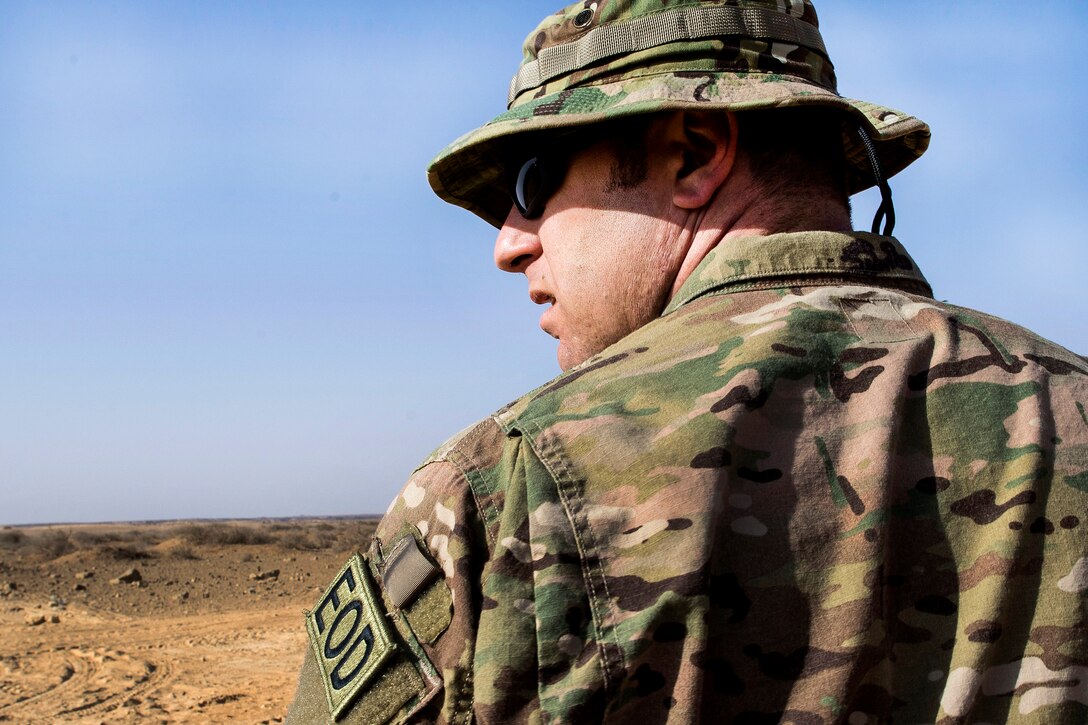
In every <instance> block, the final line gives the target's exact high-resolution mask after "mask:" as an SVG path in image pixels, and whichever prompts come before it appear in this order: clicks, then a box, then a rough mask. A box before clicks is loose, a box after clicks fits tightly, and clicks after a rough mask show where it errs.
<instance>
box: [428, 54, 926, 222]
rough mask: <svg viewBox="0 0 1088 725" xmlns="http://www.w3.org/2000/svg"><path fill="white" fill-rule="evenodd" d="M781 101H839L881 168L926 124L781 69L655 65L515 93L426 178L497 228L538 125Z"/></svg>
mask: <svg viewBox="0 0 1088 725" xmlns="http://www.w3.org/2000/svg"><path fill="white" fill-rule="evenodd" d="M791 106H793V107H797V106H823V107H830V108H837V109H840V110H842V111H843V112H844V113H845V117H846V118H847V119H851V118H852V119H853V120H854V121H856V122H857V124H858V125H859V126H861V127H862V128H864V129H865V131H866V132H867V133H868V134H869V137H870V138H871V139H872V140H873V142H874V146H875V147H876V151H877V156H878V158H879V159H880V163H881V167H882V170H883V172H884V176H885V177H891V176H894V175H895V174H897V173H898V172H900V171H902V170H903V169H904V168H906V167H907V166H908V165H909V164H910V163H911V162H913V161H914V160H915V159H917V158H918V157H919V156H921V155H922V154H923V153H924V152H925V150H926V148H927V147H928V146H929V136H930V132H929V127H928V126H927V125H926V124H925V123H924V122H923V121H921V120H920V119H917V118H915V117H913V116H910V115H907V114H905V113H902V112H901V111H897V110H895V109H892V108H887V107H885V106H880V105H877V104H874V103H869V102H866V101H857V100H853V99H850V98H844V97H842V96H839V95H837V94H836V93H834V92H832V91H829V90H827V89H825V88H823V87H821V86H818V85H815V84H813V83H807V82H805V81H802V80H797V79H795V78H791V77H789V76H782V75H777V74H772V73H758V72H749V73H736V72H721V71H717V72H716V71H706V72H698V73H676V72H672V73H656V74H653V75H647V76H639V77H634V78H631V77H628V78H624V79H623V80H619V81H615V82H611V83H599V84H594V85H583V86H577V87H574V88H568V89H566V90H563V91H561V92H558V93H552V94H549V95H546V96H542V97H540V98H533V99H531V100H528V101H525V102H521V103H518V104H517V105H515V106H514V107H513V108H511V109H510V110H509V111H507V112H506V113H503V114H501V115H499V116H497V117H496V118H495V119H493V120H492V121H490V122H489V123H487V124H485V125H484V126H481V127H480V128H478V129H476V130H474V131H471V132H469V133H467V134H465V135H464V136H462V137H460V138H459V139H457V140H456V141H454V142H453V143H451V144H450V145H449V146H447V147H446V148H445V149H443V150H442V151H441V152H440V153H439V154H438V155H437V156H436V157H435V158H434V160H433V161H432V162H431V164H430V166H429V167H428V169H427V179H428V181H429V183H430V185H431V188H432V189H434V192H435V193H436V194H438V196H439V197H441V198H442V199H444V200H445V201H448V202H450V203H451V204H456V205H457V206H460V207H463V208H465V209H468V210H469V211H471V212H472V213H473V214H475V215H476V216H478V217H480V218H481V219H483V220H484V221H486V222H487V223H488V224H490V225H492V226H494V227H496V228H498V227H501V226H502V223H503V220H505V219H506V215H507V213H508V212H509V211H510V207H511V201H510V196H509V191H508V189H507V188H506V185H507V180H508V179H509V178H510V174H509V171H508V166H509V165H510V164H513V163H519V162H520V161H522V160H523V159H522V158H521V157H522V156H523V155H524V154H525V153H527V152H528V151H527V149H528V148H529V147H530V142H531V141H532V140H533V139H534V138H535V137H536V136H537V135H538V134H545V133H548V132H550V131H554V130H557V129H570V128H575V127H579V126H588V125H591V124H594V123H600V122H602V121H609V120H614V119H617V118H623V117H626V116H635V115H640V114H645V113H655V112H658V111H672V110H685V109H698V110H714V111H752V110H757V109H766V108H785V107H791ZM843 140H844V145H845V151H846V157H847V167H848V174H849V178H848V188H849V192H850V193H851V194H854V193H857V192H859V191H863V190H865V189H867V188H869V187H871V186H873V185H874V184H875V180H874V178H873V172H872V169H871V167H870V163H869V158H868V155H867V153H866V151H865V147H864V146H863V144H862V142H861V140H860V139H859V138H858V136H857V134H856V133H844V136H843Z"/></svg>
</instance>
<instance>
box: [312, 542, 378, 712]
mask: <svg viewBox="0 0 1088 725" xmlns="http://www.w3.org/2000/svg"><path fill="white" fill-rule="evenodd" d="M306 631H307V633H309V635H310V644H311V645H313V649H314V654H315V655H316V656H317V665H318V668H319V669H320V670H321V681H322V684H323V685H324V686H325V696H326V697H327V698H328V701H329V710H330V711H331V712H332V716H333V718H335V719H339V718H340V717H341V715H343V714H344V712H345V710H346V709H347V708H348V707H349V706H350V705H351V703H352V701H353V700H354V699H355V698H356V696H357V695H359V693H360V692H361V691H362V690H363V689H365V688H366V686H367V684H368V683H370V682H371V681H372V680H373V679H374V678H375V677H376V676H377V675H378V673H379V672H380V671H381V669H382V667H383V665H385V663H386V662H387V661H388V660H389V658H390V657H391V656H392V655H393V653H394V652H395V651H396V649H397V643H396V640H395V639H394V637H393V633H392V631H391V629H390V625H389V623H388V622H387V621H386V618H385V616H384V608H383V606H382V600H381V594H380V593H379V592H378V589H377V587H376V586H375V584H374V582H373V580H372V579H371V578H370V572H369V571H368V569H367V566H366V564H365V563H364V562H363V559H362V557H360V556H359V555H358V554H354V555H352V557H351V559H349V560H348V563H347V564H345V565H344V568H343V569H341V570H340V573H339V574H338V575H337V577H336V579H334V580H333V583H332V584H331V585H330V586H329V588H328V589H327V590H325V593H324V595H323V596H322V597H321V599H320V600H319V601H318V603H317V606H316V607H314V609H313V611H310V612H308V613H307V614H306Z"/></svg>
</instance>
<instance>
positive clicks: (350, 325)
mask: <svg viewBox="0 0 1088 725" xmlns="http://www.w3.org/2000/svg"><path fill="white" fill-rule="evenodd" d="M556 7H557V4H556V3H553V2H547V3H541V2H535V1H534V2H520V3H501V4H500V3H493V2H490V3H487V2H461V3H450V2H437V1H434V2H428V1H423V2H417V3H411V4H408V3H404V4H394V5H382V6H380V8H381V9H380V12H379V11H378V6H376V5H375V4H372V3H362V2H307V3H299V2H268V1H265V2H230V3H223V2H188V3H180V2H155V3H149V2H145V1H124V0H117V1H114V2H106V1H105V0H103V1H102V2H95V3H86V2H83V3H76V2H72V3H61V2H50V1H49V0H34V1H33V2H13V1H9V0H0V169H2V171H0V381H2V387H0V523H27V522H41V521H100V520H126V519H161V518H181V517H228V516H246V517H250V516H287V515H302V514H356V513H367V512H381V511H383V510H384V509H385V507H386V505H387V503H388V501H389V500H390V499H391V498H392V496H393V495H394V494H395V493H396V491H397V490H398V489H399V488H400V486H401V485H402V484H403V482H404V480H405V478H406V477H407V475H408V474H409V473H410V471H411V470H412V468H413V467H414V466H415V465H416V463H417V462H418V461H419V460H420V459H422V458H423V457H424V456H426V454H427V453H428V452H429V451H430V450H431V449H432V448H434V447H435V446H437V445H438V444H439V443H440V442H441V441H442V440H444V439H445V438H446V437H448V436H449V435H451V434H452V433H454V432H456V431H457V430H460V429H461V428H463V427H465V426H466V425H468V424H469V423H471V422H472V421H473V420H475V419H477V418H479V417H481V416H484V415H486V414H488V413H489V412H490V411H491V410H493V409H495V408H497V407H499V406H500V405H502V404H504V403H505V402H507V401H508V400H511V399H513V398H515V397H517V396H518V395H519V394H520V393H522V392H524V391H526V390H528V389H530V388H533V387H535V386H536V385H538V384H540V383H541V382H543V381H545V380H547V379H548V378H550V377H552V376H553V375H555V374H556V373H557V372H558V368H557V366H556V363H555V350H554V341H553V340H551V338H549V337H547V336H546V335H544V333H542V332H540V330H539V329H538V328H537V317H538V315H539V308H536V307H535V306H534V305H533V304H532V303H531V302H530V301H529V299H528V296H527V294H526V287H525V283H524V281H523V279H521V278H520V277H513V276H511V275H505V274H503V273H501V272H499V271H497V270H495V269H494V267H492V266H491V261H490V260H491V244H492V242H493V238H494V232H493V230H492V229H491V228H490V227H488V226H487V225H485V224H484V223H483V222H480V221H479V220H477V219H476V218H475V217H473V216H471V215H470V214H468V213H467V212H463V211H461V210H459V209H456V208H453V207H449V206H446V205H445V204H443V203H442V202H440V201H439V200H438V199H437V198H435V197H434V196H433V195H432V194H431V192H430V190H429V188H428V187H427V184H426V180H425V174H424V169H425V167H426V164H427V161H428V160H429V159H430V158H431V157H432V156H433V155H434V153H435V152H437V151H438V150H439V149H440V148H441V147H442V146H443V145H444V144H445V143H447V142H448V141H450V140H452V139H453V138H454V137H456V136H458V135H460V134H461V133H462V132H464V131H466V130H468V129H470V128H472V127H473V126H475V125H478V124H479V123H482V122H484V121H486V120H487V119H488V118H490V117H491V116H493V115H495V114H497V113H499V112H500V111H501V110H502V109H503V107H504V103H505V95H506V87H507V83H508V81H509V78H510V76H511V75H512V74H513V73H514V71H515V70H516V65H517V62H518V60H519V58H520V43H521V40H522V38H523V37H524V36H525V34H526V33H527V32H528V31H529V30H530V29H531V28H532V27H533V26H534V25H535V24H536V22H537V21H538V20H539V19H540V18H541V17H543V16H544V15H545V14H547V13H548V12H550V11H552V10H554V9H556ZM817 9H818V10H819V11H820V17H821V21H822V24H823V26H822V30H823V33H824V37H825V40H826V42H827V45H828V47H829V49H830V51H831V54H832V58H833V60H834V61H835V65H836V68H837V70H838V74H839V80H840V90H841V91H842V92H843V93H844V94H845V95H850V96H854V97H860V98H865V99H868V100H873V101H877V102H882V103H886V104H887V105H890V106H893V107H897V108H901V109H903V110H906V111H908V112H911V113H914V114H916V115H918V116H920V117H921V118H923V119H925V120H926V121H928V122H929V123H930V125H931V126H932V127H933V131H934V138H933V143H932V145H931V147H930V151H929V153H928V154H927V155H926V156H925V157H924V158H923V159H922V160H921V161H920V162H919V163H917V164H915V165H914V166H913V167H911V168H910V169H908V170H907V171H906V172H904V173H903V174H902V175H900V176H899V177H896V178H895V179H893V181H892V187H893V190H894V192H895V199H896V210H897V213H898V223H897V227H896V235H897V236H898V237H899V238H900V240H902V241H903V242H904V243H905V244H906V245H907V247H908V249H910V250H911V252H912V254H913V255H914V256H915V258H916V259H917V260H918V262H919V264H920V265H921V266H922V268H923V270H924V271H925V272H926V274H927V276H928V277H929V279H930V281H931V282H932V283H933V286H934V289H935V292H936V295H937V297H938V298H940V299H947V300H949V301H952V302H955V303H957V304H962V305H966V306H969V307H975V308H979V309H984V310H986V311H988V312H991V313H993V314H997V315H999V316H1001V317H1005V318H1007V319H1011V320H1013V321H1015V322H1018V323H1020V324H1024V325H1026V326H1028V327H1031V328H1032V329H1034V330H1036V331H1037V332H1039V333H1040V334H1042V335H1043V336H1045V337H1049V338H1051V339H1053V340H1055V341H1057V342H1058V343H1060V344H1062V345H1064V346H1066V347H1068V348H1070V349H1072V350H1074V351H1077V352H1080V353H1082V354H1083V353H1085V352H1088V323H1086V322H1085V321H1084V317H1083V312H1082V310H1083V304H1082V294H1080V292H1081V290H1083V289H1084V277H1085V271H1086V270H1088V246H1086V244H1085V242H1086V236H1088V234H1086V232H1085V228H1084V224H1083V222H1082V219H1081V216H1080V215H1081V213H1082V212H1083V209H1084V206H1085V203H1086V200H1088V193H1086V192H1088V173H1086V171H1085V168H1086V162H1088V152H1086V141H1085V138H1084V133H1083V131H1082V129H1083V128H1084V126H1085V123H1084V117H1085V112H1086V111H1088V93H1086V89H1085V83H1084V81H1083V80H1082V79H1081V77H1080V73H1079V69H1080V68H1082V67H1083V58H1082V57H1080V54H1079V53H1078V49H1079V48H1080V47H1081V46H1082V45H1083V38H1084V37H1085V34H1086V33H1088V9H1085V7H1084V6H1083V5H1082V4H1080V3H1067V2H1062V3H1059V2H1035V3H1030V4H1023V3H1012V2H993V1H991V2H974V1H969V2H956V3H947V2H921V3H900V4H898V5H897V6H889V5H886V4H878V3H871V2H860V1H855V0H850V1H848V0H822V1H819V2H817ZM875 205H876V202H875V200H874V198H873V196H872V194H871V193H867V194H863V195H860V196H859V197H856V198H855V201H854V208H855V223H856V225H857V226H858V227H859V228H868V225H869V220H870V219H871V216H872V211H873V209H874V208H875Z"/></svg>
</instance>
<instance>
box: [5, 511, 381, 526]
mask: <svg viewBox="0 0 1088 725" xmlns="http://www.w3.org/2000/svg"><path fill="white" fill-rule="evenodd" d="M382 515H383V514H336V515H328V516H320V515H314V516H309V515H298V516H254V517H251V518H246V517H244V516H229V517H224V518H209V517H195V518H181V519H135V520H131V521H54V522H48V523H31V524H7V523H5V524H0V527H2V528H4V529H28V528H47V527H50V526H117V525H120V524H129V525H132V526H151V525H155V524H182V523H190V522H192V523H228V522H231V521H246V522H261V521H268V522H270V523H271V522H277V521H284V522H287V521H350V520H352V519H380V518H381V517H382Z"/></svg>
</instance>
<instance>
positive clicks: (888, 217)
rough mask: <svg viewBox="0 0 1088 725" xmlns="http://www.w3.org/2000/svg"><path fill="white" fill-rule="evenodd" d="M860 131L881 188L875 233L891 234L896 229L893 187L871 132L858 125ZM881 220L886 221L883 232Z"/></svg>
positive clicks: (875, 218)
mask: <svg viewBox="0 0 1088 725" xmlns="http://www.w3.org/2000/svg"><path fill="white" fill-rule="evenodd" d="M858 133H859V134H860V135H861V142H862V143H863V144H865V150H866V151H867V152H868V154H869V163H870V164H871V165H872V167H873V178H874V179H876V185H877V187H878V188H879V189H880V206H879V207H878V208H877V210H876V215H875V216H874V217H873V234H883V235H884V236H891V233H892V230H893V229H895V207H894V206H893V205H892V187H890V186H888V180H887V179H885V178H884V174H883V173H882V172H881V170H880V161H879V160H878V159H877V157H876V147H875V146H873V140H872V139H871V138H869V134H868V133H867V132H866V131H865V129H864V128H862V127H861V126H859V127H858ZM881 220H883V221H884V231H883V232H881V231H880V222H881Z"/></svg>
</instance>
